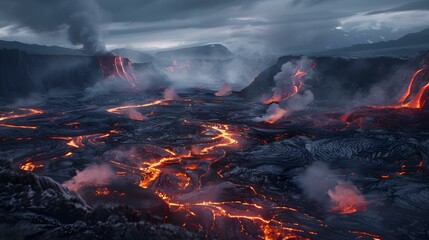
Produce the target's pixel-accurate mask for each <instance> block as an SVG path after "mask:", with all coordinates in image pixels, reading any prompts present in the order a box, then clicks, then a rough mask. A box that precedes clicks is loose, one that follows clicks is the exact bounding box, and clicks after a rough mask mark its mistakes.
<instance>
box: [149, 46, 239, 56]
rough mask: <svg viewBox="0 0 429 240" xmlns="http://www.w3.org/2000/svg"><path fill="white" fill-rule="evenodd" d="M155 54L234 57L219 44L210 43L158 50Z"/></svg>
mask: <svg viewBox="0 0 429 240" xmlns="http://www.w3.org/2000/svg"><path fill="white" fill-rule="evenodd" d="M156 56H157V57H160V58H164V59H227V58H232V57H234V54H233V53H232V52H231V51H230V50H229V49H228V48H226V47H225V46H223V45H221V44H210V45H205V46H197V47H188V48H180V49H174V50H168V51H160V52H157V53H156Z"/></svg>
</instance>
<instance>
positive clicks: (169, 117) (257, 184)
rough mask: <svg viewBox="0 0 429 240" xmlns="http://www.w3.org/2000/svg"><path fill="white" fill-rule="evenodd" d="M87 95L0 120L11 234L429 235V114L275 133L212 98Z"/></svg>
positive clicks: (229, 100) (243, 108)
mask: <svg viewBox="0 0 429 240" xmlns="http://www.w3.org/2000/svg"><path fill="white" fill-rule="evenodd" d="M302 74H305V73H302ZM296 77H297V82H296V86H295V85H294V88H296V89H295V90H294V91H295V92H296V91H298V90H299V77H300V76H296ZM288 94H289V93H288ZM288 94H286V97H287V96H289V95H290V94H292V93H290V94H289V95H288ZM83 97H84V96H61V97H50V98H49V99H46V100H45V101H44V102H43V103H39V104H37V107H36V106H34V105H31V106H24V107H19V108H13V107H8V106H6V107H2V108H0V144H1V151H0V159H2V164H1V165H2V170H1V175H0V176H1V180H2V181H3V182H5V181H9V183H10V184H5V185H4V186H3V187H2V192H3V193H4V194H3V195H1V198H2V202H4V203H7V204H5V205H4V206H3V207H2V208H1V212H2V213H6V212H7V213H8V216H9V217H8V218H7V221H8V222H7V224H10V226H12V225H13V224H17V223H20V224H24V223H25V224H30V223H31V224H33V225H34V226H35V227H34V229H35V230H34V235H36V233H37V234H39V236H44V237H46V236H52V235H54V236H56V237H58V236H62V235H61V234H66V233H67V234H69V236H74V237H76V238H83V237H88V236H101V238H100V239H108V238H110V237H112V238H114V237H116V236H113V235H111V234H113V233H112V230H111V229H116V230H117V231H121V233H122V234H123V235H121V236H131V235H133V234H134V235H133V236H136V235H135V234H137V236H138V233H139V231H143V230H142V229H149V230H144V231H146V232H150V231H152V230H153V231H155V230H156V231H160V232H168V234H170V235H164V237H165V239H166V238H171V239H185V238H189V239H205V238H208V239H422V238H424V237H425V236H428V234H429V232H428V229H429V220H428V219H427V216H426V215H427V214H425V213H427V212H428V211H429V208H428V206H429V185H428V184H427V182H428V180H429V177H428V176H429V175H428V168H427V161H428V158H429V140H428V139H429V125H428V124H427V119H428V116H429V115H428V112H427V111H423V110H420V109H411V108H404V109H399V108H393V107H392V108H389V109H376V110H374V111H377V112H373V113H371V114H372V115H371V116H370V117H368V116H365V118H363V119H362V118H359V119H360V120H359V122H355V121H354V120H355V119H358V118H356V117H355V116H356V115H357V114H359V113H358V112H354V113H347V114H345V113H344V112H329V113H326V112H323V111H312V112H311V113H310V112H305V111H303V112H297V113H296V114H294V115H291V116H289V117H288V118H287V119H286V120H283V121H279V122H278V123H276V124H268V123H263V122H262V123H260V122H256V121H255V120H254V119H255V117H257V116H260V115H262V114H264V112H265V105H264V104H261V103H256V102H255V103H250V102H248V101H246V100H245V99H240V98H238V97H236V96H234V95H231V96H226V97H216V96H214V93H213V92H211V91H208V90H196V89H188V90H184V91H182V92H180V97H179V98H177V99H175V100H165V99H163V98H162V97H161V94H160V93H137V92H135V93H126V94H125V93H124V94H120V93H115V94H111V95H109V96H98V97H95V98H92V99H89V100H86V99H85V98H83ZM283 97H284V96H283ZM272 101H274V100H272ZM412 104H414V102H412ZM405 107H406V106H405ZM365 113H366V114H367V112H365ZM351 118H353V120H350V119H351ZM347 119H349V120H347ZM398 125H400V126H401V128H400V131H396V130H392V129H393V128H395V129H397V126H398ZM6 162H8V163H7V164H6ZM21 178H24V179H25V180H19V179H21ZM35 179H38V180H37V181H38V183H37V184H35V183H34V184H33V182H34V181H36V180H35ZM18 183H19V184H18ZM29 183H31V184H32V185H31V186H32V187H26V186H25V184H29ZM48 183H49V184H48ZM57 183H59V184H57ZM20 184H21V185H20ZM12 186H21V187H12ZM30 189H31V190H30ZM6 192H7V196H9V197H6V195H5V193H6ZM14 194H15V195H14ZM24 195H25V196H27V195H28V196H31V197H29V198H28V199H31V200H28V202H25V199H27V198H26V197H22V196H24ZM14 196H21V197H20V198H19V199H21V200H20V201H16V199H17V198H14ZM14 199H15V200H14ZM23 199H24V200H23ZM11 209H13V210H11ZM46 209H48V210H46ZM23 213H25V214H23ZM143 222H145V223H143ZM12 223H13V224H12ZM146 223H147V224H149V223H150V224H152V225H144V224H146ZM8 226H9V225H8ZM148 226H151V227H148ZM155 226H157V227H155ZM159 226H162V227H159ZM119 229H120V230H119ZM130 229H133V230H130ZM150 229H152V230H150ZM154 229H155V230H154ZM70 234H71V235H70ZM91 234H93V235H91ZM154 234H155V233H154ZM153 236H156V235H147V236H146V237H147V238H151V237H153ZM168 236H170V237H168ZM142 237H143V236H142ZM123 239H129V238H127V237H124V238H123Z"/></svg>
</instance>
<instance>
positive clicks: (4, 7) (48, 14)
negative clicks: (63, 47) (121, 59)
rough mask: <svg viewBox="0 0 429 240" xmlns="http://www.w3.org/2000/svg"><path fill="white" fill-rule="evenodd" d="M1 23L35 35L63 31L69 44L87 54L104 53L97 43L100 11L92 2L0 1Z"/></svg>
mask: <svg viewBox="0 0 429 240" xmlns="http://www.w3.org/2000/svg"><path fill="white" fill-rule="evenodd" d="M0 9H1V10H0V13H1V14H2V15H3V19H4V20H6V21H8V22H10V23H11V24H16V25H18V26H20V27H27V28H30V29H32V30H33V31H36V32H55V31H58V30H61V29H64V28H67V34H68V39H69V41H70V42H71V43H72V44H74V45H82V46H83V48H84V50H85V52H86V53H88V54H95V53H102V52H105V46H104V44H103V43H102V42H101V41H100V31H99V29H100V27H99V26H100V24H101V23H102V22H103V20H104V17H103V15H104V14H103V11H102V10H101V8H100V7H99V6H98V5H97V3H96V2H95V1H94V0H63V1H57V0H19V1H15V0H2V1H1V2H0Z"/></svg>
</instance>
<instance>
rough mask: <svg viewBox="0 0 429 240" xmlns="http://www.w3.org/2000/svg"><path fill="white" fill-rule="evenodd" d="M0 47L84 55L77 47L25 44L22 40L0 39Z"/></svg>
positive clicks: (40, 52)
mask: <svg viewBox="0 0 429 240" xmlns="http://www.w3.org/2000/svg"><path fill="white" fill-rule="evenodd" d="M0 49H17V50H21V51H24V52H27V53H30V54H42V55H78V56H82V55H84V54H83V52H82V51H81V50H79V49H72V48H65V47H58V46H45V45H38V44H27V43H22V42H17V41H13V42H9V41H3V40H0Z"/></svg>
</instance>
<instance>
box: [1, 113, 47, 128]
mask: <svg viewBox="0 0 429 240" xmlns="http://www.w3.org/2000/svg"><path fill="white" fill-rule="evenodd" d="M19 111H21V112H15V111H11V112H8V113H2V114H0V127H8V128H22V129H37V127H36V126H26V125H16V124H9V123H4V121H6V120H14V119H17V118H24V117H30V116H34V115H39V114H43V113H44V112H43V111H42V110H40V109H35V108H19Z"/></svg>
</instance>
